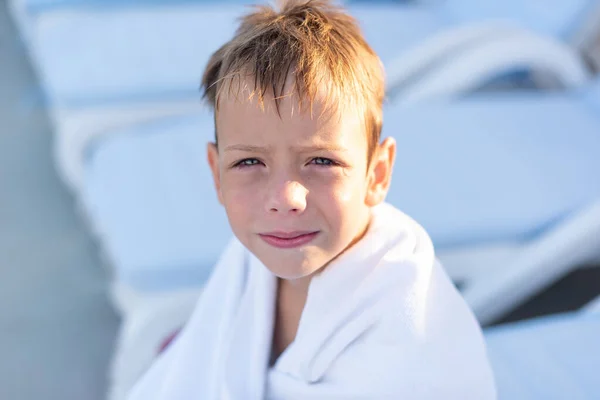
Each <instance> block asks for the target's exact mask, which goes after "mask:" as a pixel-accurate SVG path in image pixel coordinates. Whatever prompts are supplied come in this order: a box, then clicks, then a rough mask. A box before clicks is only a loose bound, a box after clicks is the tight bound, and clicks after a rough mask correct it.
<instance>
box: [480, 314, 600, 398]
mask: <svg viewBox="0 0 600 400" xmlns="http://www.w3.org/2000/svg"><path fill="white" fill-rule="evenodd" d="M485 337H486V342H487V347H488V354H489V357H490V360H491V363H492V368H493V370H494V374H495V377H496V384H497V386H498V400H562V399H569V400H596V399H600V380H598V376H599V373H600V345H598V344H599V343H598V341H599V339H600V315H598V314H596V315H585V314H577V313H571V314H565V315H560V316H553V317H545V318H539V319H536V320H530V321H526V322H521V323H517V324H511V325H506V326H501V327H498V328H491V329H488V330H487V331H486V334H485Z"/></svg>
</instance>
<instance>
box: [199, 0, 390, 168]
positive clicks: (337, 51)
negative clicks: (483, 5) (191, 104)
mask: <svg viewBox="0 0 600 400" xmlns="http://www.w3.org/2000/svg"><path fill="white" fill-rule="evenodd" d="M280 3H282V4H280V10H279V11H277V10H275V9H274V8H273V7H270V6H255V8H254V10H253V12H251V13H249V14H247V15H245V16H244V17H243V18H242V19H241V24H240V26H239V28H238V30H237V32H236V34H235V36H234V37H233V39H231V40H230V41H229V42H227V43H225V45H223V46H222V47H221V48H220V49H219V50H217V51H216V52H215V53H214V54H213V55H212V57H211V59H210V61H209V62H208V65H207V67H206V70H205V72H204V75H203V78H202V89H203V90H204V96H205V98H206V99H207V100H208V102H209V104H210V105H211V106H212V107H213V108H214V110H215V112H217V110H218V105H219V98H220V96H221V94H222V92H223V89H224V88H225V87H228V88H229V91H231V90H232V87H233V86H234V85H232V84H231V81H232V80H233V79H236V78H237V79H238V80H239V79H243V78H244V77H248V76H249V77H251V79H253V80H254V88H253V91H252V93H251V96H256V97H257V98H258V101H259V104H260V105H261V106H263V99H264V96H265V94H266V93H267V92H270V94H271V95H272V96H273V98H274V101H275V106H276V108H277V111H278V112H279V100H280V99H281V98H282V97H283V96H284V89H285V87H286V82H288V81H289V80H290V79H291V83H292V85H293V88H292V89H293V92H294V93H295V94H296V95H297V97H298V99H299V101H300V103H301V106H302V102H303V101H308V104H309V106H310V108H311V110H312V104H313V103H314V101H315V100H316V99H317V97H318V95H320V94H322V93H323V89H324V90H325V96H324V104H325V107H326V108H327V109H336V110H338V111H339V108H340V107H344V108H345V109H353V110H356V111H357V112H359V113H361V114H362V115H363V116H364V117H363V122H364V125H365V128H366V131H367V139H368V158H369V159H370V158H371V155H372V153H373V151H374V149H375V148H376V146H377V144H378V143H379V139H380V134H381V125H382V103H383V99H384V93H385V88H384V76H383V68H382V64H381V61H380V60H379V57H378V56H377V55H376V54H375V52H374V51H373V50H372V49H371V47H370V46H369V45H368V44H367V43H366V41H365V39H364V37H363V35H362V32H361V30H360V28H359V26H358V24H357V22H356V20H355V19H354V18H353V17H351V16H350V15H348V14H347V13H345V12H344V11H343V10H342V9H341V8H339V7H336V6H333V5H332V4H331V2H329V1H326V0H304V1H301V0H288V1H283V2H280ZM226 81H227V82H229V84H225V82H226ZM238 90H239V89H238ZM215 139H216V138H215Z"/></svg>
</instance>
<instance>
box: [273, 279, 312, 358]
mask: <svg viewBox="0 0 600 400" xmlns="http://www.w3.org/2000/svg"><path fill="white" fill-rule="evenodd" d="M310 280H311V277H304V278H299V279H295V280H287V279H278V285H277V308H276V316H275V329H274V332H273V350H272V354H273V357H272V359H273V361H275V359H277V358H278V357H279V356H280V355H281V353H283V351H284V350H285V349H286V348H287V347H288V346H289V345H290V344H291V343H292V342H293V341H294V339H295V338H296V333H297V332H298V326H299V325H300V318H301V316H302V311H303V310H304V306H305V305H306V298H307V297H308V287H309V285H310Z"/></svg>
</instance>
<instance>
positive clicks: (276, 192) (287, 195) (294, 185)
mask: <svg viewBox="0 0 600 400" xmlns="http://www.w3.org/2000/svg"><path fill="white" fill-rule="evenodd" d="M307 194H308V190H307V189H306V188H305V187H304V186H303V185H302V184H300V182H297V181H293V180H281V181H280V182H278V183H274V184H273V185H272V186H271V190H269V194H268V198H267V201H266V202H265V205H266V210H267V211H268V212H271V213H274V212H277V213H284V214H287V213H302V212H303V211H304V210H305V209H306V196H307Z"/></svg>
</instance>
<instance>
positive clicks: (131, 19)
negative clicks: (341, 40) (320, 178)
mask: <svg viewBox="0 0 600 400" xmlns="http://www.w3.org/2000/svg"><path fill="white" fill-rule="evenodd" d="M257 2H260V1H258V0H255V1H245V0H229V1H216V0H214V1H209V0H169V1H167V0H0V306H1V308H0V399H2V400H4V399H6V400H13V399H14V400H31V399H50V400H54V399H56V400H58V399H60V400H71V399H77V400H81V399H83V400H87V399H90V400H95V399H110V400H120V399H124V398H125V393H126V392H127V390H128V389H129V388H130V387H131V385H132V384H133V382H135V380H136V379H137V378H138V377H139V376H140V375H141V374H142V373H143V372H144V371H145V370H146V369H147V367H148V365H150V363H151V362H152V360H153V359H154V358H155V357H156V356H157V355H158V354H159V353H160V351H162V350H163V349H164V348H165V347H166V346H167V345H168V344H169V342H170V340H171V339H172V338H173V337H174V335H176V333H177V331H178V330H179V329H180V328H181V326H182V325H183V324H184V323H185V321H186V319H187V317H188V316H189V314H190V312H191V310H192V309H193V307H194V304H195V301H196V299H197V297H198V295H199V293H201V290H202V286H203V284H204V283H205V282H206V279H207V277H208V276H209V274H210V272H211V268H212V265H213V264H214V262H215V261H216V259H217V257H218V255H219V253H220V251H221V249H222V248H223V246H224V245H225V243H226V242H227V240H228V238H229V237H230V236H231V232H230V231H229V228H228V225H227V221H226V218H225V215H224V212H223V210H222V209H221V208H220V206H219V205H218V203H217V200H216V197H215V194H214V193H213V188H212V184H211V183H210V175H209V170H208V166H207V165H206V162H205V156H204V148H205V143H206V142H207V141H209V140H211V139H212V136H213V126H212V123H213V121H212V117H211V114H210V111H209V110H207V109H206V107H205V105H204V104H203V103H202V102H201V99H200V93H199V91H198V87H199V82H200V76H201V74H202V72H203V68H204V66H205V64H206V62H207V61H208V58H209V56H210V55H211V53H212V52H213V51H214V50H216V49H217V48H218V47H219V46H220V45H222V44H223V43H224V42H225V41H226V40H228V39H229V38H230V37H231V36H232V35H233V32H234V30H235V27H236V21H237V20H236V19H237V17H239V16H240V15H241V14H243V13H244V12H245V11H246V10H247V9H246V8H245V5H248V4H254V3H257ZM344 3H345V5H346V6H347V7H348V9H349V11H350V13H351V14H352V15H354V16H355V17H356V18H357V19H358V21H359V22H360V24H361V26H362V28H363V31H364V33H365V35H366V38H367V40H368V42H369V43H370V44H371V45H372V47H373V48H374V49H375V51H376V52H378V54H379V55H380V57H381V59H382V61H383V63H384V65H385V68H386V74H387V93H388V99H387V101H386V104H385V109H384V132H383V134H384V136H393V137H395V138H396V140H397V142H398V151H399V154H398V161H397V163H396V166H395V170H394V184H393V186H392V189H391V192H390V194H389V197H388V201H389V202H391V203H392V204H394V205H396V206H398V207H399V208H401V209H402V210H404V211H405V212H407V213H408V214H409V215H411V216H413V217H414V218H415V219H417V220H418V221H419V222H420V223H421V224H422V225H424V227H425V228H426V229H427V230H428V232H429V233H430V235H431V237H432V239H433V241H434V244H435V246H436V249H437V254H438V257H439V258H440V259H441V260H442V262H443V264H444V265H445V267H446V269H447V271H448V274H449V275H450V277H451V278H452V279H453V281H454V282H455V284H456V286H457V287H458V288H459V289H460V290H461V292H462V294H463V295H464V297H465V299H466V300H467V302H468V303H469V305H470V306H471V307H472V309H473V311H474V313H475V315H476V316H477V318H478V319H479V321H480V323H481V324H482V325H483V326H484V333H485V335H486V340H487V343H488V349H489V352H490V358H491V361H492V364H493V367H494V371H495V373H496V378H497V381H498V386H499V394H500V398H501V399H511V400H514V399H567V398H568V399H598V398H600V383H599V382H600V380H599V379H598V377H599V375H598V372H597V371H600V300H599V299H600V297H599V296H600V268H598V267H599V266H600V77H599V76H598V71H599V69H600V1H596V0H553V1H540V0H509V1H500V0H488V1H481V0H420V1H419V0H414V1H382V0H380V1H375V0H373V1H366V0H365V1H346V2H344Z"/></svg>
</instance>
